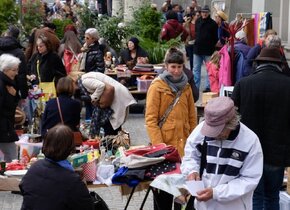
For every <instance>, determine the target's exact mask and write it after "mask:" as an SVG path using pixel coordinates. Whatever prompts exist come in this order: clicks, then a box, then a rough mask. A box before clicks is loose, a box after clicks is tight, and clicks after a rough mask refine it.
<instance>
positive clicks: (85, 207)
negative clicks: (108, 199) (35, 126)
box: [19, 125, 94, 210]
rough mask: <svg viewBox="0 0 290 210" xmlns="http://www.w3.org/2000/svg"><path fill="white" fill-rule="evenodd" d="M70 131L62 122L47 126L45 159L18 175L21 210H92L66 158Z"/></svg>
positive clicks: (78, 179) (87, 197) (89, 198)
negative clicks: (21, 199)
mask: <svg viewBox="0 0 290 210" xmlns="http://www.w3.org/2000/svg"><path fill="white" fill-rule="evenodd" d="M74 148H75V145H74V139H73V133H72V131H71V129H70V128H69V127H67V126H66V125H57V126H55V127H53V128H51V129H50V130H49V131H48V132H47V135H46V137H45V139H44V142H43V148H42V151H43V154H44V155H45V159H42V160H38V161H37V162H36V163H34V164H33V165H32V166H31V167H30V169H29V170H28V172H27V173H26V175H25V176H24V177H23V178H22V181H21V183H20V185H19V188H20V190H21V192H22V195H23V203H22V207H21V210H31V209H33V210H52V209H53V210H80V209H81V210H93V209H94V207H93V202H92V199H91V197H90V194H89V191H88V189H87V187H86V185H85V183H84V182H82V180H81V179H80V177H79V175H78V174H77V173H75V172H74V169H73V167H72V165H71V164H70V162H69V161H67V160H66V159H67V157H68V156H69V155H70V154H71V153H72V151H73V150H74Z"/></svg>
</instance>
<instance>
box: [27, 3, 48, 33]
mask: <svg viewBox="0 0 290 210" xmlns="http://www.w3.org/2000/svg"><path fill="white" fill-rule="evenodd" d="M22 7H23V9H22V11H23V27H24V33H26V34H27V35H28V34H30V33H31V30H32V29H33V28H36V27H39V26H40V25H41V23H42V21H43V17H44V9H43V6H42V3H41V1H40V0H27V1H26V2H25V3H23V5H22Z"/></svg>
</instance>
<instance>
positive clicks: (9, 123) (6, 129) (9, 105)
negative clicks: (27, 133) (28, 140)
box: [0, 72, 19, 143]
mask: <svg viewBox="0 0 290 210" xmlns="http://www.w3.org/2000/svg"><path fill="white" fill-rule="evenodd" d="M6 86H12V87H14V88H15V87H16V84H15V81H12V80H11V79H9V78H8V77H7V76H6V75H5V74H4V73H3V72H0V143H8V142H14V141H18V136H17V134H16V132H15V129H14V122H15V110H16V106H17V103H18V99H19V98H18V97H17V96H13V95H11V94H10V93H8V91H7V88H6Z"/></svg>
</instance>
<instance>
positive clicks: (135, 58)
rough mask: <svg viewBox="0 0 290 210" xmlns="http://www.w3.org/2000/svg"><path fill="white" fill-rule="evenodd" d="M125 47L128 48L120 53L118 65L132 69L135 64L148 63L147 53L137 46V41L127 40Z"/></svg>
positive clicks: (133, 39)
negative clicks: (124, 65)
mask: <svg viewBox="0 0 290 210" xmlns="http://www.w3.org/2000/svg"><path fill="white" fill-rule="evenodd" d="M127 46H128V48H126V49H123V50H122V51H121V52H120V58H119V61H120V64H126V65H127V66H128V67H129V68H130V69H132V68H133V67H134V66H135V65H136V64H137V63H139V64H146V63H149V60H148V53H147V52H146V51H145V50H144V49H142V48H141V47H140V46H139V40H138V39H137V38H136V37H132V38H131V39H129V41H128V43H127Z"/></svg>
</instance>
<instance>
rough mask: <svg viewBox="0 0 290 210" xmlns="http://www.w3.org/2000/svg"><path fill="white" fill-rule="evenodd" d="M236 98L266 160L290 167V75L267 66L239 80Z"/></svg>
mask: <svg viewBox="0 0 290 210" xmlns="http://www.w3.org/2000/svg"><path fill="white" fill-rule="evenodd" d="M232 99H233V100H234V102H235V105H236V106H237V107H238V108H239V112H240V114H241V116H242V119H241V121H242V122H243V123H244V124H245V125H246V126H248V127H249V128H250V129H251V130H253V131H254V132H255V133H256V134H257V135H258V137H259V139H260V142H261V145H262V148H263V154H264V162H265V163H267V164H271V165H276V166H290V155H289V154H290V108H289V107H290V77H288V76H286V75H284V74H283V73H282V72H280V71H279V70H277V69H276V68H274V67H270V66H268V67H264V68H263V69H261V70H260V71H256V72H254V73H253V74H252V75H250V76H248V77H244V78H242V79H241V80H240V81H239V82H238V83H236V85H235V88H234V91H233V95H232Z"/></svg>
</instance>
